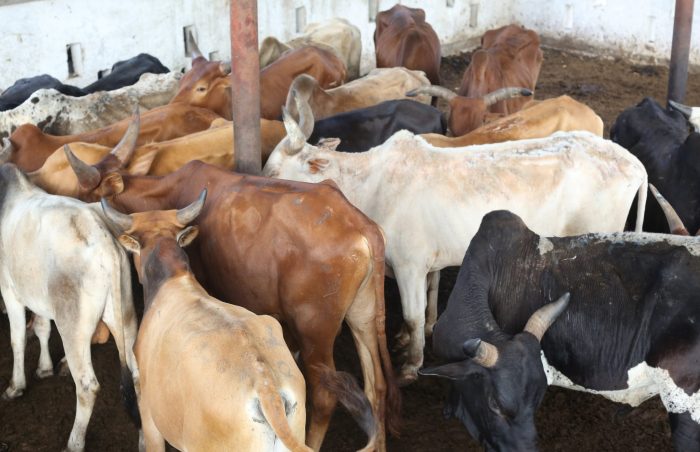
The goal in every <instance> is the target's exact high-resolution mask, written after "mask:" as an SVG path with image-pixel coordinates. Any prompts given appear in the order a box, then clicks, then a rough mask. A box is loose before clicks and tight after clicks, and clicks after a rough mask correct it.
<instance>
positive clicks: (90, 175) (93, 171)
mask: <svg viewBox="0 0 700 452" xmlns="http://www.w3.org/2000/svg"><path fill="white" fill-rule="evenodd" d="M63 152H65V154H66V158H67V159H68V163H69V164H70V166H71V168H73V172H74V173H75V175H76V176H78V182H79V183H80V185H81V186H82V187H83V188H85V189H87V190H92V189H93V188H95V187H97V186H98V185H99V184H100V181H101V180H102V176H100V172H99V171H98V170H97V168H95V167H94V166H90V165H88V164H87V163H85V162H83V161H82V160H80V159H79V158H78V157H76V156H75V154H73V151H72V150H71V148H70V146H69V145H67V144H64V145H63Z"/></svg>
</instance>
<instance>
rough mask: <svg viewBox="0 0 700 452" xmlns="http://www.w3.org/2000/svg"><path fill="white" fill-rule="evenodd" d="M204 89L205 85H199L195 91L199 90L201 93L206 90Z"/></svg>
mask: <svg viewBox="0 0 700 452" xmlns="http://www.w3.org/2000/svg"><path fill="white" fill-rule="evenodd" d="M206 90H207V87H206V86H199V87H197V91H198V92H200V93H203V92H204V91H206Z"/></svg>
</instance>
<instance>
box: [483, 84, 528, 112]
mask: <svg viewBox="0 0 700 452" xmlns="http://www.w3.org/2000/svg"><path fill="white" fill-rule="evenodd" d="M518 96H532V91H531V90H529V89H527V88H501V89H497V90H496V91H492V92H490V93H488V94H487V95H485V96H484V97H483V100H484V104H486V106H487V107H490V106H491V105H493V104H495V103H496V102H500V101H502V100H506V99H510V98H511V97H518Z"/></svg>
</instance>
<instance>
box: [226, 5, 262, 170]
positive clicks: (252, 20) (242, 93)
mask: <svg viewBox="0 0 700 452" xmlns="http://www.w3.org/2000/svg"><path fill="white" fill-rule="evenodd" d="M230 4H231V90H232V92H233V93H234V94H233V95H232V96H231V98H232V99H233V102H232V104H233V105H232V108H233V133H234V149H235V154H234V155H235V157H234V160H235V162H234V163H235V170H236V171H238V172H241V173H248V174H260V173H261V171H262V162H261V158H260V60H259V59H258V2H257V0H231V2H230Z"/></svg>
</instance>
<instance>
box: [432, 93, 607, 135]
mask: <svg viewBox="0 0 700 452" xmlns="http://www.w3.org/2000/svg"><path fill="white" fill-rule="evenodd" d="M574 130H586V131H588V132H591V133H594V134H596V135H598V136H600V137H602V136H603V120H602V119H600V116H598V115H597V114H596V113H595V112H594V111H593V110H591V109H590V108H589V107H588V106H587V105H585V104H582V103H581V102H577V101H576V100H574V99H572V98H571V97H569V96H559V97H555V98H553V99H546V100H542V101H532V102H530V103H529V104H528V105H526V106H525V108H523V109H522V110H520V111H519V112H517V113H513V114H511V115H508V116H505V117H503V118H501V119H498V120H495V121H492V122H489V123H488V124H485V125H483V126H481V127H479V128H478V129H476V130H472V131H471V132H469V133H468V134H466V135H462V136H459V137H446V136H444V135H439V134H436V133H427V134H423V135H421V136H422V137H423V138H425V139H426V140H427V141H428V142H429V143H430V144H432V145H433V146H437V147H442V148H454V147H462V146H470V145H473V144H487V143H500V142H503V141H514V140H526V139H531V138H544V137H547V136H549V135H551V134H553V133H554V132H559V131H562V132H570V131H574Z"/></svg>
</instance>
